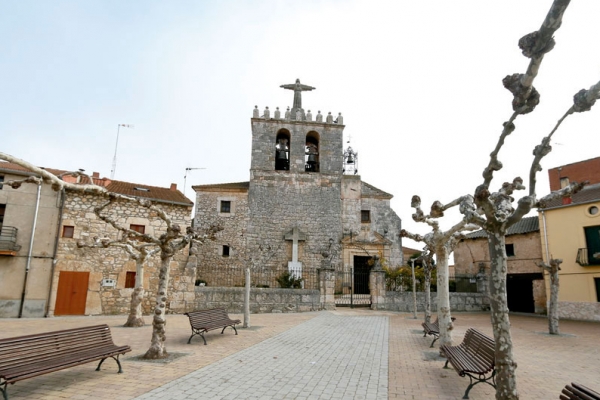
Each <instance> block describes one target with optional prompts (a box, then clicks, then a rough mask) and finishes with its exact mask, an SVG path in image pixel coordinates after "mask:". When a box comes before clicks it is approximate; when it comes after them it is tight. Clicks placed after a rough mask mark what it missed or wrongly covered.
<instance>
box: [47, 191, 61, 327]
mask: <svg viewBox="0 0 600 400" xmlns="http://www.w3.org/2000/svg"><path fill="white" fill-rule="evenodd" d="M64 209H65V188H62V190H61V191H60V206H59V209H58V224H57V226H56V235H55V236H56V237H55V239H54V251H53V252H52V266H51V267H50V282H49V284H48V297H47V298H46V299H47V300H46V312H45V314H44V316H45V317H46V318H47V317H49V315H48V312H49V311H50V299H52V285H53V284H54V269H55V268H56V262H57V261H58V260H57V259H56V253H58V240H59V239H60V227H61V225H62V220H63V213H64Z"/></svg>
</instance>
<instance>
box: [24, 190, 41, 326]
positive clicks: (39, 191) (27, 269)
mask: <svg viewBox="0 0 600 400" xmlns="http://www.w3.org/2000/svg"><path fill="white" fill-rule="evenodd" d="M41 192H42V180H41V179H40V180H39V182H38V187H37V198H36V200H35V214H34V215H33V226H32V227H31V240H30V241H29V251H28V253H27V264H26V265H25V279H24V280H23V294H21V305H20V306H19V318H21V317H22V316H23V308H24V307H25V293H26V292H27V277H28V276H29V269H30V267H31V255H32V253H33V242H34V238H35V226H36V224H37V217H38V211H39V209H40V194H41Z"/></svg>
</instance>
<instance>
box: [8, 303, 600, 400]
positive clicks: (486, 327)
mask: <svg viewBox="0 0 600 400" xmlns="http://www.w3.org/2000/svg"><path fill="white" fill-rule="evenodd" d="M453 315H454V316H455V317H456V318H457V319H456V321H455V329H454V331H453V337H454V341H455V342H460V341H461V340H462V337H463V335H464V333H465V331H466V330H467V329H468V328H469V327H475V328H478V329H480V330H481V331H483V332H484V333H486V334H488V335H491V334H492V330H491V326H490V317H489V314H487V313H455V314H453ZM233 317H236V318H241V315H233ZM421 318H422V317H421V316H419V319H413V318H412V314H407V313H395V312H383V311H371V310H368V309H338V310H337V311H330V312H328V311H322V312H310V313H290V314H252V315H251V323H252V326H251V327H250V328H247V329H242V328H239V329H238V331H239V335H237V336H236V335H234V333H233V331H232V330H229V329H228V330H226V331H225V333H224V334H223V335H221V334H220V330H218V331H211V332H209V333H208V334H207V335H206V336H207V341H208V345H207V346H204V345H203V342H202V339H201V338H197V337H196V338H194V339H193V340H192V344H189V345H188V344H187V340H188V338H189V336H190V334H191V331H190V328H189V322H188V319H187V317H185V316H183V315H168V316H167V321H168V324H167V349H168V350H169V353H171V354H172V355H173V357H172V358H171V359H169V360H167V361H165V362H147V361H138V360H137V357H138V356H140V355H142V354H144V352H145V351H146V350H147V349H148V347H149V342H150V337H151V326H145V327H142V328H123V327H122V324H123V323H124V322H125V320H126V317H125V316H97V317H55V318H31V319H0V338H4V337H13V336H20V335H25V334H29V333H36V332H44V331H52V330H58V329H66V328H71V327H78V326H88V325H96V324H103V323H106V324H108V325H109V326H110V328H111V331H112V334H113V338H114V341H115V343H116V344H119V345H121V344H128V345H130V346H131V348H132V352H131V353H128V354H126V355H125V357H123V358H122V360H123V361H122V364H123V369H124V373H123V374H117V373H116V372H117V366H116V363H115V362H113V361H112V360H107V361H106V362H105V363H104V364H103V365H102V371H100V372H96V371H94V370H95V368H96V364H94V363H89V364H84V365H81V366H77V367H73V368H69V369H66V370H62V371H57V372H53V373H50V374H47V375H43V376H40V377H36V378H32V379H27V380H24V381H20V382H17V383H16V384H15V385H10V386H9V387H8V394H9V398H10V399H11V400H22V399H44V400H46V399H48V400H53V399H82V400H84V399H111V400H129V399H134V398H138V397H139V398H143V399H193V398H198V399H199V398H202V399H218V398H231V399H237V398H248V399H249V398H258V399H285V398H290V399H361V398H362V399H368V400H371V399H374V400H376V399H385V398H389V399H460V398H462V395H463V393H464V390H465V389H466V387H467V385H468V379H467V378H461V377H459V376H458V374H457V373H456V372H455V371H454V370H452V369H443V368H442V367H443V365H444V360H443V359H441V358H439V357H438V355H437V349H435V348H433V349H432V348H429V345H430V343H431V338H430V337H427V338H424V337H423V334H422V331H421V325H420V324H421ZM510 320H511V325H512V328H511V333H512V338H513V344H514V354H515V358H516V361H517V363H518V368H517V384H518V390H519V394H520V398H521V399H522V400H527V399H555V398H558V395H559V393H560V391H561V390H562V388H563V387H564V386H565V384H567V383H569V382H572V381H575V382H580V383H582V384H584V385H587V386H589V387H591V388H593V389H595V390H597V391H600V362H598V360H600V345H599V340H598V338H599V337H600V323H591V322H576V321H566V320H562V321H560V330H561V335H558V336H556V335H548V334H547V329H548V328H547V325H548V324H547V320H546V318H544V317H537V316H530V315H513V314H511V317H510ZM220 395H221V396H222V397H219V396H220ZM244 396H245V397H244ZM470 398H471V399H474V400H477V399H493V398H494V389H493V388H491V387H489V386H487V385H485V384H478V385H476V386H475V387H474V388H473V389H472V390H471V393H470Z"/></svg>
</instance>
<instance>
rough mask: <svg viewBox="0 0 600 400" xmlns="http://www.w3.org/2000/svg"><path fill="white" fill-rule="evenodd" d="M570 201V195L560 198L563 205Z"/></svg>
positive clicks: (571, 200)
mask: <svg viewBox="0 0 600 400" xmlns="http://www.w3.org/2000/svg"><path fill="white" fill-rule="evenodd" d="M572 202H573V199H572V198H571V197H570V196H569V197H563V198H562V203H563V206H566V205H567V204H571V203H572Z"/></svg>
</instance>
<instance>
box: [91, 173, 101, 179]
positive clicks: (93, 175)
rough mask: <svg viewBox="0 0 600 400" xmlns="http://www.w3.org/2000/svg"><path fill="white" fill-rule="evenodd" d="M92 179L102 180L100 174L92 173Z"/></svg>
mask: <svg viewBox="0 0 600 400" xmlns="http://www.w3.org/2000/svg"><path fill="white" fill-rule="evenodd" d="M92 178H100V172H94V173H92Z"/></svg>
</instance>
